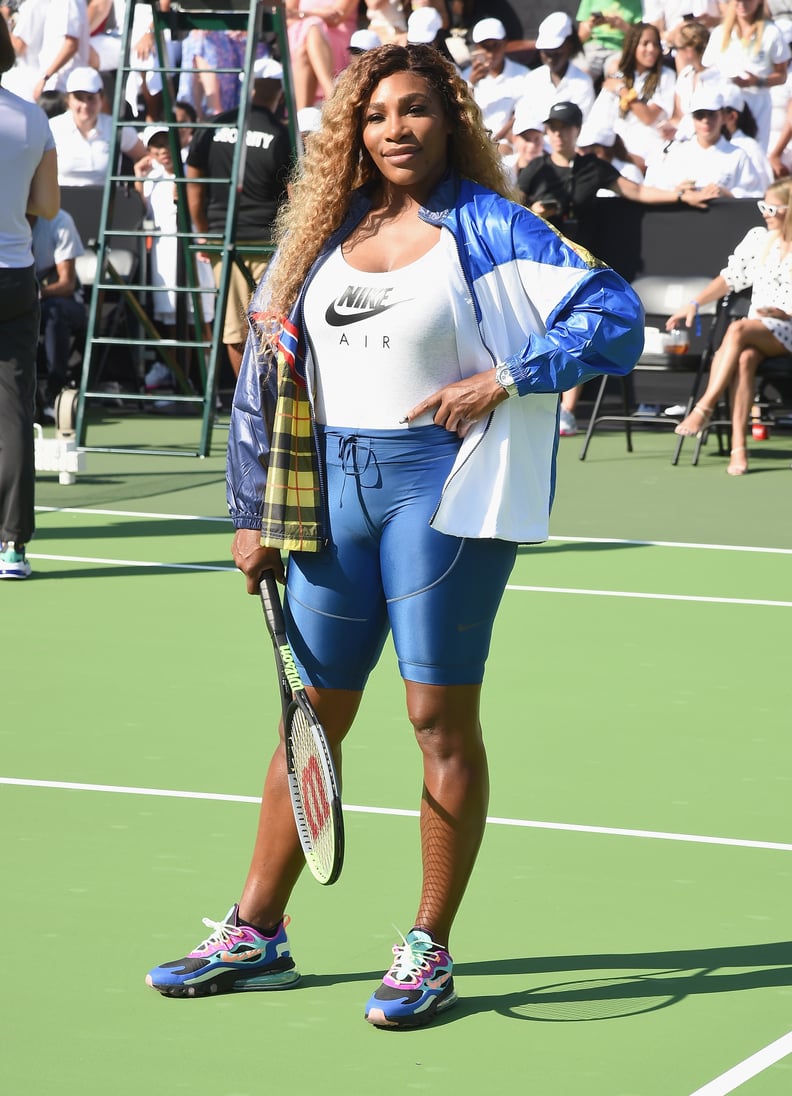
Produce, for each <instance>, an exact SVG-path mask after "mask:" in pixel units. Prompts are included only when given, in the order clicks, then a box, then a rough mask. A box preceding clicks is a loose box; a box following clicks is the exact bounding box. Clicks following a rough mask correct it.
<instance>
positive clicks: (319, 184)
mask: <svg viewBox="0 0 792 1096" xmlns="http://www.w3.org/2000/svg"><path fill="white" fill-rule="evenodd" d="M399 72H411V73H414V74H415V75H416V76H421V77H422V78H423V79H424V80H426V82H427V84H428V85H429V86H430V88H431V89H432V90H433V91H434V92H435V93H436V94H437V95H438V96H439V98H440V100H441V102H442V104H443V107H444V109H445V112H446V115H447V117H448V119H449V121H450V123H451V136H450V137H449V140H448V166H449V167H450V168H452V169H453V170H454V171H456V172H457V173H458V174H460V175H463V176H465V177H466V178H468V179H472V180H473V181H474V182H477V183H481V184H482V185H483V186H486V187H489V188H490V189H491V190H494V191H496V192H497V193H498V194H501V195H503V196H504V197H506V198H510V199H512V200H514V201H518V198H517V195H516V192H515V191H514V190H513V188H512V186H511V185H510V183H509V182H508V181H507V179H506V176H505V174H504V171H503V163H502V160H501V156H500V153H499V152H498V150H497V148H496V146H495V145H494V144H493V143H492V141H491V140H490V137H489V134H488V132H487V130H486V129H485V128H484V125H483V123H482V119H481V112H480V111H479V108H478V106H477V105H476V103H475V102H474V100H473V98H472V96H471V94H470V91H469V89H468V86H467V84H466V83H465V82H464V80H462V79H461V77H460V76H459V75H458V74H457V71H456V69H455V68H454V66H453V65H451V64H450V63H449V62H448V61H446V60H445V58H443V57H442V56H441V55H440V54H439V53H438V52H437V50H436V49H434V48H433V47H432V46H425V45H407V46H398V45H385V46H379V47H378V48H376V49H372V50H367V51H366V52H365V53H363V54H361V55H360V56H359V57H357V58H355V60H354V61H352V63H351V64H350V65H349V66H348V67H347V68H346V69H345V70H344V72H343V73H342V74H341V76H340V78H339V80H338V83H337V85H336V88H335V91H334V92H333V95H332V96H331V97H330V99H329V100H328V101H327V102H326V103H325V106H324V109H323V112H322V128H321V130H320V131H319V132H318V133H314V134H312V135H311V137H310V139H309V141H308V142H307V148H306V153H305V156H304V157H303V159H302V160H301V162H300V163H299V164H298V166H297V168H296V169H295V172H294V173H293V178H292V181H291V187H290V197H289V201H288V202H286V203H285V204H284V206H283V207H282V208H281V211H280V213H279V215H278V217H277V220H276V223H275V232H274V237H275V243H276V244H277V246H278V261H277V263H276V264H275V266H274V268H273V271H272V276H271V278H270V279H269V283H268V288H269V291H270V300H269V309H270V310H271V311H272V312H274V313H280V314H285V313H287V312H288V311H289V308H290V307H291V305H292V304H293V303H294V300H295V299H296V297H297V294H298V293H299V290H300V286H301V285H302V283H303V281H304V280H305V277H306V275H307V273H308V271H309V269H310V267H311V264H312V263H313V262H314V260H315V259H316V257H317V255H318V254H319V251H320V250H321V248H322V246H323V244H324V243H325V241H326V240H327V239H328V238H329V237H330V236H331V235H332V233H333V232H335V231H336V229H338V228H339V227H340V226H341V224H342V223H343V220H344V217H345V215H346V213H347V210H348V209H349V204H350V200H351V197H352V192H353V191H354V190H355V189H356V188H357V187H361V186H364V185H366V184H368V183H375V182H376V181H377V180H378V179H379V178H380V177H381V176H380V172H379V169H378V168H377V166H376V165H375V163H374V161H373V160H372V159H371V157H370V155H369V154H368V152H367V151H366V148H365V146H364V144H363V116H364V112H365V110H366V108H367V106H368V104H369V102H370V100H371V97H372V94H373V93H374V90H375V88H376V87H377V85H378V84H379V83H380V82H381V81H382V80H384V79H386V78H387V77H389V76H393V75H395V74H396V73H399Z"/></svg>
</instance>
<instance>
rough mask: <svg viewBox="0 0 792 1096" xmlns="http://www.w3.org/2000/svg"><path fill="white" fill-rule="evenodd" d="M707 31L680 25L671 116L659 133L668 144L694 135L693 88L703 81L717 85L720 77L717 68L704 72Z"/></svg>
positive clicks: (693, 25) (700, 26)
mask: <svg viewBox="0 0 792 1096" xmlns="http://www.w3.org/2000/svg"><path fill="white" fill-rule="evenodd" d="M709 36H710V32H709V31H708V30H707V28H706V27H705V26H704V24H703V23H700V22H698V21H695V20H694V21H693V22H689V23H683V25H682V27H681V29H680V31H679V34H678V36H677V41H678V43H679V45H678V46H677V48H676V67H677V79H676V86H675V87H674V113H673V114H672V115H671V118H670V119H669V120H668V121H667V122H665V123H664V124H663V125H662V127H661V133H662V134H663V137H665V139H666V140H667V141H672V140H673V139H674V138H676V139H677V140H678V141H686V140H689V138H691V137H692V136H693V119H692V118H691V117H690V103H691V100H692V99H693V95H694V93H695V91H696V88H697V87H698V86H699V84H700V83H701V81H703V80H713V81H715V82H716V83H718V84H720V82H721V77H720V74H719V73H718V71H717V69H706V68H704V63H703V61H702V57H703V56H704V50H705V49H706V48H707V42H709Z"/></svg>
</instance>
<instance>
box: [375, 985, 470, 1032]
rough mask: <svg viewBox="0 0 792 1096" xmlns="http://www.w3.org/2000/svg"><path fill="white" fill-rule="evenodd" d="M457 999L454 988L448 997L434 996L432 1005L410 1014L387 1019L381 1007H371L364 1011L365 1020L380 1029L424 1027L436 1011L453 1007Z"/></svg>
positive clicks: (393, 1029) (429, 1022)
mask: <svg viewBox="0 0 792 1096" xmlns="http://www.w3.org/2000/svg"><path fill="white" fill-rule="evenodd" d="M458 1001H459V997H458V996H457V994H456V990H455V991H454V992H453V993H452V994H450V996H448V997H443V998H435V1001H434V1004H433V1005H430V1006H429V1008H425V1009H424V1010H423V1011H422V1012H415V1013H413V1014H412V1015H411V1016H401V1017H399V1018H397V1019H391V1020H389V1019H388V1017H387V1016H386V1015H385V1013H384V1012H383V1011H382V1009H381V1008H371V1009H369V1010H368V1012H367V1013H366V1020H367V1022H368V1023H369V1024H371V1025H372V1026H373V1027H376V1028H380V1029H381V1030H382V1031H398V1030H400V1029H408V1030H409V1029H410V1028H419V1027H425V1026H426V1024H431V1022H432V1020H434V1018H435V1016H437V1014H438V1012H445V1011H446V1009H449V1008H453V1007H454V1005H455V1004H457V1002H458Z"/></svg>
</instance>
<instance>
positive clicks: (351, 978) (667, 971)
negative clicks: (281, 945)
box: [301, 941, 792, 1027]
mask: <svg viewBox="0 0 792 1096" xmlns="http://www.w3.org/2000/svg"><path fill="white" fill-rule="evenodd" d="M565 971H567V972H570V973H573V972H574V973H575V974H576V975H579V976H580V977H576V978H572V979H569V980H566V979H562V980H553V981H549V982H548V981H545V980H544V979H543V978H542V977H541V976H542V975H546V974H559V973H562V972H565ZM586 971H591V972H596V975H597V976H596V977H585V976H584V974H585V972H586ZM454 974H455V976H456V978H457V979H458V983H457V988H458V990H459V992H460V1000H459V1003H458V1005H456V1007H455V1008H453V1009H452V1010H450V1011H449V1013H448V1015H447V1016H444V1015H442V1014H441V1015H440V1016H438V1018H437V1020H436V1021H435V1022H434V1025H433V1026H435V1027H436V1026H437V1025H439V1024H442V1023H445V1022H450V1021H452V1020H456V1019H459V1017H460V1016H474V1015H476V1014H477V1013H486V1012H495V1013H500V1015H502V1016H504V1017H506V1018H508V1019H510V1020H533V1021H534V1022H541V1023H582V1022H584V1021H591V1020H613V1019H617V1018H619V1017H624V1016H635V1015H638V1014H639V1013H643V1012H654V1011H656V1010H658V1009H662V1008H668V1007H669V1006H670V1005H676V1004H679V1003H680V1002H682V1001H684V1000H685V998H687V997H690V996H691V995H692V994H699V993H735V992H737V991H741V990H749V989H766V988H774V987H779V986H789V985H792V941H783V942H779V943H772V944H748V945H742V946H739V947H726V948H702V949H692V950H689V949H687V950H680V951H658V952H636V953H629V954H623V955H620V954H605V955H565V956H549V957H546V958H542V957H532V958H522V959H495V960H490V961H486V962H481V963H459V964H458V965H457V966H455V968H454ZM519 975H524V976H526V977H528V978H529V979H530V982H531V984H530V985H529V986H526V988H525V989H522V990H517V991H515V992H512V993H504V994H495V993H488V994H482V995H480V996H475V995H474V994H472V993H471V992H470V991H471V990H472V989H473V988H474V986H475V984H474V983H473V981H472V979H474V978H476V977H481V976H485V977H488V978H492V977H509V978H514V977H515V976H519ZM381 976H382V972H381V971H356V972H354V973H351V974H343V975H307V976H303V978H302V980H301V983H302V985H304V986H306V987H320V986H329V985H333V984H335V983H337V982H341V981H343V982H372V981H373V982H376V981H378V980H379V979H380V978H381Z"/></svg>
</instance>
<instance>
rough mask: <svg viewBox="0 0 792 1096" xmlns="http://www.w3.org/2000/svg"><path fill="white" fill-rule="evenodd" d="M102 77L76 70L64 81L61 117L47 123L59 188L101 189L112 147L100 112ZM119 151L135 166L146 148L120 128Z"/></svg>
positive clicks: (109, 124) (89, 70)
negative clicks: (63, 102) (98, 187)
mask: <svg viewBox="0 0 792 1096" xmlns="http://www.w3.org/2000/svg"><path fill="white" fill-rule="evenodd" d="M103 93H104V86H103V84H102V77H101V76H100V75H99V73H98V72H97V71H96V69H92V68H78V69H74V71H73V72H71V73H69V78H68V80H67V81H66V106H67V108H68V109H67V110H66V113H65V114H59V115H58V117H57V118H53V119H51V121H50V129H51V130H52V136H53V137H54V138H55V145H56V147H57V150H58V182H59V183H60V185H61V186H104V184H105V179H106V178H107V168H108V164H109V162H110V150H111V149H112V147H113V119H112V118H111V117H110V115H109V114H104V113H102V96H103ZM121 151H122V152H123V153H124V154H125V155H127V156H128V157H129V159H130V160H131V161H132V163H136V162H137V161H138V160H140V159H142V158H143V157H144V156H145V155H146V147H145V145H144V144H143V142H142V141H141V140H140V138H139V137H138V135H137V132H136V131H135V130H134V129H133V128H132V127H131V126H123V127H122V129H121Z"/></svg>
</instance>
